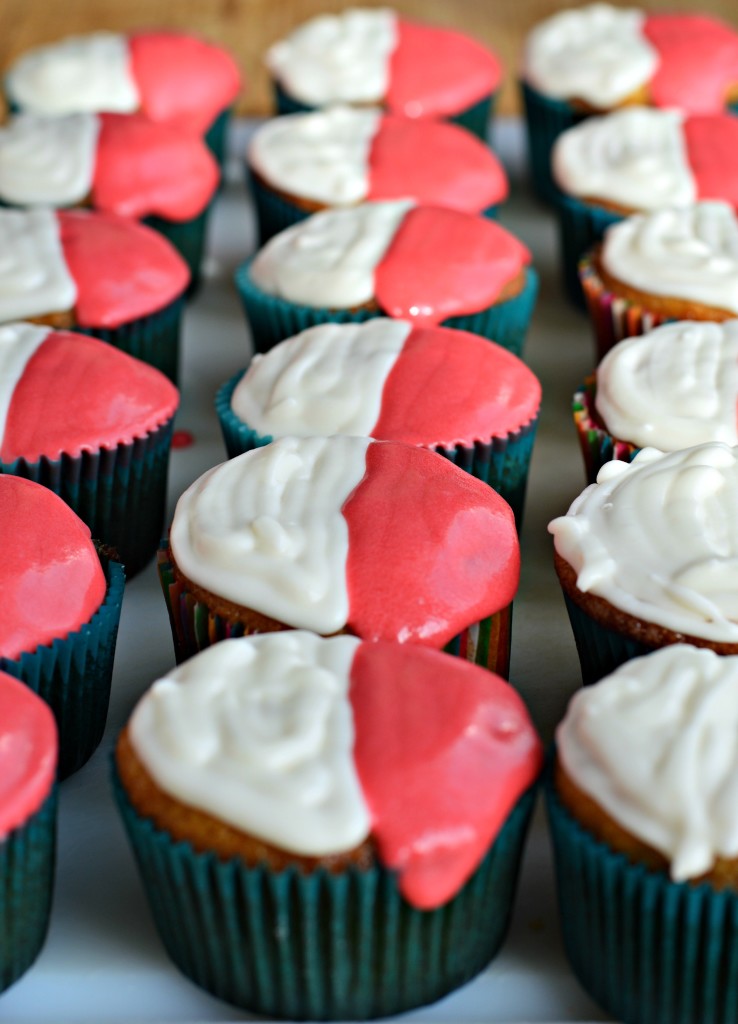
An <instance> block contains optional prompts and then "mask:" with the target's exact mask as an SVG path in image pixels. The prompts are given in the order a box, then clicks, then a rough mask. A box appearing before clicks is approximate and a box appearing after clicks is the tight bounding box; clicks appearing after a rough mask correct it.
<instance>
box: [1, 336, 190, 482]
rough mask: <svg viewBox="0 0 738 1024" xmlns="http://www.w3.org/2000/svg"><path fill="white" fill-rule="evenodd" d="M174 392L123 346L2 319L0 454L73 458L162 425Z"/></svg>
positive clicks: (129, 440)
mask: <svg viewBox="0 0 738 1024" xmlns="http://www.w3.org/2000/svg"><path fill="white" fill-rule="evenodd" d="M178 404H179V393H178V391H177V389H176V388H175V387H174V385H173V384H172V383H171V381H169V380H168V379H167V378H166V377H165V376H164V374H163V373H159V371H158V370H156V369H154V367H153V366H148V365H147V364H146V363H142V362H141V361H140V360H139V359H134V358H133V357H132V356H129V355H128V354H127V353H125V352H121V351H120V349H117V348H114V347H113V346H112V345H108V344H106V343H105V342H104V341H99V340H98V339H97V338H90V337H88V336H86V335H83V334H71V333H69V332H68V331H52V330H51V329H50V328H48V327H40V326H37V325H36V324H29V323H11V324H4V325H2V326H0V459H2V461H3V462H13V461H14V460H15V459H19V458H24V459H27V460H28V461H29V462H36V461H38V459H40V458H41V457H42V456H45V457H46V458H49V459H59V458H61V456H62V453H64V454H66V455H69V456H71V457H72V458H78V457H79V456H80V455H81V453H82V452H83V451H87V452H90V451H92V452H97V451H99V450H100V449H101V448H114V447H115V446H116V445H118V444H132V443H133V441H134V440H135V439H136V438H137V437H143V436H145V435H146V434H147V433H148V432H149V431H151V430H155V429H156V428H157V427H160V426H161V425H162V424H163V423H166V422H167V420H169V419H171V417H172V416H173V415H174V413H175V411H176V409H177V406H178Z"/></svg>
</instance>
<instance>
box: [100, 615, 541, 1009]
mask: <svg viewBox="0 0 738 1024" xmlns="http://www.w3.org/2000/svg"><path fill="white" fill-rule="evenodd" d="M540 761H541V752H540V744H539V741H538V738H537V736H536V733H535V730H534V728H533V726H532V724H531V722H530V719H529V718H528V715H527V712H526V709H525V706H524V704H523V702H522V700H521V699H520V697H519V696H518V694H517V693H516V692H515V691H514V690H513V689H512V687H510V686H509V685H508V684H507V683H505V682H503V680H501V679H500V678H499V677H497V676H494V675H492V674H491V673H489V672H485V671H484V670H482V669H480V668H478V667H476V666H473V665H469V664H465V663H463V662H460V661H458V659H455V658H449V657H448V655H444V654H441V653H438V652H437V651H429V650H425V649H423V648H419V647H412V646H403V645H401V644H396V643H383V642H379V643H363V642H362V641H360V640H359V639H358V638H356V637H352V636H337V637H331V638H328V639H325V638H321V637H317V636H315V635H314V634H312V633H307V632H304V631H293V632H291V633H279V634H272V635H266V636H258V637H241V638H239V639H233V640H226V641H224V642H223V643H220V644H217V645H215V646H214V647H211V648H210V649H209V650H207V651H203V652H201V653H200V654H198V655H197V656H196V657H195V658H192V659H191V660H190V661H188V662H187V663H186V664H185V665H182V666H180V668H179V669H177V670H176V671H174V672H172V673H170V674H169V675H168V676H167V677H165V678H163V679H160V680H159V681H158V682H157V683H155V684H154V686H153V687H152V688H151V689H150V690H149V691H148V692H147V693H145V694H144V696H143V697H142V699H141V700H140V702H139V703H138V705H137V706H136V708H135V710H134V712H133V715H132V716H131V719H130V722H129V724H128V726H127V727H126V729H125V731H124V732H123V733H122V734H121V737H120V739H119V741H118V744H117V748H116V758H115V770H114V790H115V794H116V797H117V800H118V804H119V807H120V810H121V813H122V816H123V820H124V823H125V825H126V829H127V831H128V835H129V838H130V840H131V844H132V846H133V849H134V852H135V855H136V859H137V862H138V865H139V869H140V872H141V876H142V879H143V883H144V887H145V889H146V891H147V895H148V897H149V902H150V906H151V910H152V913H153V916H154V919H155V922H156V924H157V927H158V929H159V932H160V935H161V937H162V940H163V942H164V944H165V946H166V949H167V951H168V953H169V954H170V956H171V957H172V958H173V960H174V961H175V963H176V964H177V966H178V967H180V969H181V970H182V971H183V972H184V973H185V974H186V975H187V976H188V977H189V978H191V979H192V980H193V981H194V982H196V983H197V984H198V985H201V986H203V987H204V988H206V989H208V990H209V991H210V992H212V993H213V994H214V995H216V996H218V997H219V998H221V999H225V1000H226V1001H228V1002H231V1003H234V1004H236V1005H237V1006H239V1007H241V1008H243V1009H246V1010H250V1011H255V1012H257V1013H261V1014H265V1015H267V1016H269V1017H272V1016H277V1017H287V1018H290V1019H303V1018H310V1019H346V1018H349V1019H352V1020H353V1019H357V1018H360V1019H366V1018H369V1017H376V1016H384V1015H388V1014H396V1013H400V1012H402V1011H404V1010H407V1009H410V1008H412V1007H414V1006H419V1005H423V1004H425V1003H428V1002H431V1001H433V1000H435V999H438V998H440V997H441V996H443V995H445V994H446V993H447V992H449V991H451V990H452V989H454V988H456V987H458V986H459V985H461V984H463V983H464V982H465V981H466V980H468V979H469V978H471V977H473V976H474V975H475V974H477V973H478V972H479V971H480V970H482V969H483V968H484V967H485V966H486V964H487V963H488V962H489V960H490V959H491V957H492V956H494V954H495V953H496V951H497V949H498V948H499V946H500V945H501V943H502V941H503V939H504V934H505V930H506V925H507V921H508V918H509V914H510V909H511V904H512V900H513V894H514V888H515V880H516V874H517V868H518V863H519V859H520V853H521V847H522V844H523V840H524V836H525V830H526V826H527V819H528V817H529V814H530V811H531V808H532V803H533V796H534V789H533V787H534V784H535V781H536V777H537V775H538V771H539V767H540ZM408 806H412V808H413V813H412V814H408V813H407V808H408ZM185 879H186V880H187V882H186V884H183V881H184V880H185ZM265 940H268V941H265ZM306 950H307V951H308V954H307V955H306V953H305V951H306Z"/></svg>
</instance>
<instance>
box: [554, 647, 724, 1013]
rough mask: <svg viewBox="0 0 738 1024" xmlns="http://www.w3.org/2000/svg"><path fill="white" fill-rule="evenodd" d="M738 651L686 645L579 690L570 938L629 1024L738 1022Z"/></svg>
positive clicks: (564, 858)
mask: <svg viewBox="0 0 738 1024" xmlns="http://www.w3.org/2000/svg"><path fill="white" fill-rule="evenodd" d="M737 698H738V659H736V658H735V657H719V656H718V655H716V654H715V653H714V652H712V651H707V650H698V649H697V648H695V647H690V646H688V645H686V644H678V645H675V646H673V647H666V648H664V649H663V650H660V651H655V652H654V653H653V654H649V655H648V656H647V657H643V658H635V659H634V660H633V661H629V662H628V664H627V665H622V666H621V667H620V668H619V669H618V670H617V671H616V672H613V674H612V675H610V676H608V677H607V678H606V679H603V680H602V681H601V682H599V683H598V684H597V685H596V686H592V687H588V688H586V689H585V690H580V691H579V692H578V693H577V694H575V696H574V698H573V699H572V701H571V704H570V705H569V709H568V711H567V713H566V716H565V718H564V720H563V722H562V723H561V724H560V725H559V727H558V730H557V734H556V757H555V763H554V764H553V766H552V771H551V772H550V776H549V778H548V779H547V787H546V789H547V792H546V797H547V803H548V812H549V821H550V825H551V831H552V837H553V847H554V854H555V860H556V873H557V879H558V892H559V906H560V912H561V921H562V930H563V937H564V946H565V948H566V952H567V955H568V958H569V961H570V963H571V966H572V967H573V969H574V972H575V974H576V975H577V977H578V979H579V981H580V982H581V983H582V985H583V986H584V988H586V990H587V991H588V992H589V994H590V995H591V996H592V997H593V998H594V999H595V1000H596V1001H597V1002H598V1003H599V1004H600V1006H601V1007H602V1008H603V1009H604V1010H605V1011H606V1012H607V1014H608V1015H612V1016H613V1018H614V1019H617V1020H622V1021H627V1022H628V1024H673V1022H674V1021H682V1022H684V1024H703V1022H705V1021H708V1020H709V1021H714V1022H715V1024H731V1022H732V1021H734V1020H735V991H736V985H737V984H738V975H737V969H736V963H737V962H738V961H737V960H736V950H735V943H736V934H735V927H734V922H735V919H736V914H738V892H736V888H737V887H738V860H737V858H738V827H736V820H735V813H734V812H735V806H736V793H735V780H736V777H737V773H736V768H738V764H737V763H736V751H737V750H738V745H737V744H736V731H737V730H738V699H737Z"/></svg>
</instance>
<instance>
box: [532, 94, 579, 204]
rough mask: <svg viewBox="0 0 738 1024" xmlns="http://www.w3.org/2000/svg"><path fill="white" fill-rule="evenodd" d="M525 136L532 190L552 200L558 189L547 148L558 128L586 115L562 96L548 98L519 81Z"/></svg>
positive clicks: (565, 126) (543, 198)
mask: <svg viewBox="0 0 738 1024" xmlns="http://www.w3.org/2000/svg"><path fill="white" fill-rule="evenodd" d="M520 91H521V93H522V96H523V106H524V109H525V126H526V133H527V138H528V166H529V167H530V175H531V184H532V185H533V190H534V192H535V194H536V195H537V196H538V198H539V199H541V200H542V201H543V202H545V203H553V202H555V201H556V199H557V197H558V195H559V189H558V186H557V185H556V183H555V182H554V180H553V177H552V175H551V150H552V149H553V146H554V143H555V142H556V139H557V138H558V137H559V135H561V133H562V132H565V131H567V130H568V129H569V128H573V127H574V125H575V124H578V123H579V122H580V121H583V120H584V119H585V117H586V116H587V115H586V114H584V113H581V112H579V111H577V110H575V109H574V107H572V105H571V104H570V103H568V102H567V101H566V100H558V99H552V98H551V97H549V96H544V94H543V93H541V92H539V91H538V90H537V89H534V88H533V87H532V86H530V85H529V84H528V83H527V82H524V81H521V82H520Z"/></svg>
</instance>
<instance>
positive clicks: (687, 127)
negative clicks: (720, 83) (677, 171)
mask: <svg viewBox="0 0 738 1024" xmlns="http://www.w3.org/2000/svg"><path fill="white" fill-rule="evenodd" d="M684 141H685V144H686V149H687V156H688V158H689V166H690V168H691V171H692V175H693V176H694V180H695V182H696V185H697V196H698V198H699V199H723V200H724V201H725V202H726V203H730V205H731V206H732V207H733V209H734V210H736V211H738V118H737V117H735V116H734V115H733V114H703V115H693V116H692V117H688V118H687V119H686V120H685V122H684Z"/></svg>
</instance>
